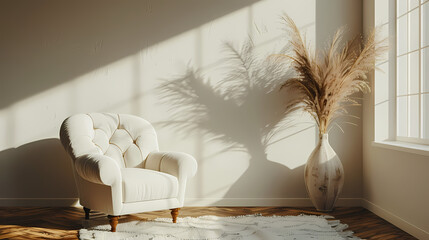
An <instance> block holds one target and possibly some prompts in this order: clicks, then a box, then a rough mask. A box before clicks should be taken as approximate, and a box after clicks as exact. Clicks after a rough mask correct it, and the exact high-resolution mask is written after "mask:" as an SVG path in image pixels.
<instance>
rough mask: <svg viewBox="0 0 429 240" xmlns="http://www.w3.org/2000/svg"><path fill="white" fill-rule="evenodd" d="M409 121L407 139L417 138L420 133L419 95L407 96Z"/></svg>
mask: <svg viewBox="0 0 429 240" xmlns="http://www.w3.org/2000/svg"><path fill="white" fill-rule="evenodd" d="M408 101H409V119H408V129H410V134H409V137H413V138H418V137H419V131H420V122H419V117H420V114H419V112H420V106H419V95H413V96H409V99H408Z"/></svg>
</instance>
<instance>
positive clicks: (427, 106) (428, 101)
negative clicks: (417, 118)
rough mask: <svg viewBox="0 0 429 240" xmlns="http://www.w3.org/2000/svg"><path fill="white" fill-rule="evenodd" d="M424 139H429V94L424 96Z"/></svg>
mask: <svg viewBox="0 0 429 240" xmlns="http://www.w3.org/2000/svg"><path fill="white" fill-rule="evenodd" d="M422 137H423V138H426V139H429V94H422Z"/></svg>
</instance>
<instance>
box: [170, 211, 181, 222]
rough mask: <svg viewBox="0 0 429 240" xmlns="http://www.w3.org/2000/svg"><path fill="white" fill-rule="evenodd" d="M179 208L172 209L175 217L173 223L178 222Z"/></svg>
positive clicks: (172, 214)
mask: <svg viewBox="0 0 429 240" xmlns="http://www.w3.org/2000/svg"><path fill="white" fill-rule="evenodd" d="M179 209H180V208H173V209H171V216H172V217H173V223H176V221H177V216H178V215H179Z"/></svg>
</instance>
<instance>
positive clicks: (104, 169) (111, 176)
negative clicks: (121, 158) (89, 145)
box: [74, 154, 121, 186]
mask: <svg viewBox="0 0 429 240" xmlns="http://www.w3.org/2000/svg"><path fill="white" fill-rule="evenodd" d="M74 164H75V168H76V172H77V173H78V174H79V176H81V177H82V178H83V179H85V180H88V181H90V182H93V183H98V184H104V185H109V186H111V185H113V184H114V183H115V182H120V181H121V170H120V169H119V166H118V164H117V163H116V162H115V160H114V159H113V158H110V157H108V156H104V155H101V154H85V155H82V156H80V157H78V158H76V161H75V162H74Z"/></svg>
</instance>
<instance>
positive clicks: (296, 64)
mask: <svg viewBox="0 0 429 240" xmlns="http://www.w3.org/2000/svg"><path fill="white" fill-rule="evenodd" d="M284 21H285V22H286V25H287V30H288V33H289V35H290V44H291V45H292V54H276V55H275V57H276V58H277V59H278V60H289V61H291V64H292V67H293V68H294V69H295V71H296V72H297V77H295V78H291V79H288V80H286V81H285V82H284V83H283V85H282V88H288V89H291V90H295V91H296V92H297V93H298V94H299V95H300V99H302V101H300V102H299V103H296V102H293V103H291V104H289V105H288V106H287V109H295V108H296V107H297V106H299V107H300V108H301V109H303V110H304V111H307V112H308V113H310V115H311V116H312V117H313V118H314V120H315V121H316V123H317V125H318V127H319V134H320V135H322V134H324V133H326V132H327V131H328V126H329V125H330V124H331V123H332V121H333V120H334V119H335V118H337V117H339V116H342V115H345V114H347V110H346V109H345V108H346V106H356V105H360V104H359V103H358V102H357V101H356V100H353V99H352V97H351V96H350V95H352V94H354V93H357V92H363V93H366V92H370V90H371V89H370V86H369V84H368V82H367V77H366V74H367V73H368V72H369V71H371V70H373V69H374V67H375V62H376V59H379V58H380V57H381V56H382V54H383V53H384V52H385V51H386V50H387V47H386V46H383V44H382V43H383V41H377V40H376V30H374V31H372V32H371V34H369V36H368V37H367V39H366V41H365V42H364V43H363V41H362V38H360V37H356V38H354V39H353V40H350V41H348V42H347V43H346V44H345V45H344V47H342V48H341V46H340V42H341V38H342V35H343V29H339V30H338V31H337V32H336V33H335V35H334V36H333V39H332V43H331V44H330V47H329V48H328V49H327V50H325V51H323V52H322V54H323V56H319V55H317V54H315V53H313V52H312V51H310V50H309V48H308V46H307V45H306V43H305V41H304V40H303V38H302V37H301V34H300V32H299V30H298V28H297V26H296V25H295V23H294V21H293V20H292V19H291V18H290V17H288V16H285V17H284Z"/></svg>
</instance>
